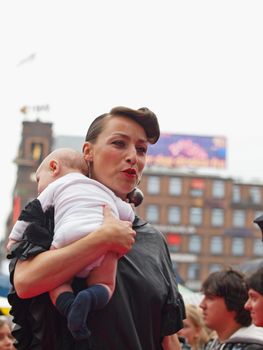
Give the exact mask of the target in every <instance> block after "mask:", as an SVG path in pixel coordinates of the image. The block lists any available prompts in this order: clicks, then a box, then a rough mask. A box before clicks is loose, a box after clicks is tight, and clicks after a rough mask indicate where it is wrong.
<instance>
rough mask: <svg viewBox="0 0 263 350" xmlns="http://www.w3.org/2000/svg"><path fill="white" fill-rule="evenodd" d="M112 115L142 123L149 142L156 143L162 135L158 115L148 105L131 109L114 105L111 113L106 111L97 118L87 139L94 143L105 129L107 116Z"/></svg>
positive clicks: (90, 128) (89, 130)
mask: <svg viewBox="0 0 263 350" xmlns="http://www.w3.org/2000/svg"><path fill="white" fill-rule="evenodd" d="M112 116H121V117H127V118H129V119H132V120H134V121H135V122H136V123H138V124H139V125H141V126H142V127H143V129H144V131H145V133H146V136H147V140H148V142H149V143H151V144H154V143H156V142H157V141H158V139H159V137H160V128H159V123H158V119H157V117H156V115H155V114H154V113H153V112H152V111H150V110H149V109H148V108H146V107H142V108H139V109H131V108H128V107H122V106H120V107H114V108H112V109H111V111H110V112H109V113H105V114H102V115H100V116H99V117H97V118H95V119H94V120H93V122H92V123H91V125H90V127H89V129H88V132H87V134H86V138H85V141H89V142H91V143H94V142H95V141H96V139H97V137H98V136H99V134H100V133H101V132H102V130H103V126H104V123H105V120H106V118H108V117H112Z"/></svg>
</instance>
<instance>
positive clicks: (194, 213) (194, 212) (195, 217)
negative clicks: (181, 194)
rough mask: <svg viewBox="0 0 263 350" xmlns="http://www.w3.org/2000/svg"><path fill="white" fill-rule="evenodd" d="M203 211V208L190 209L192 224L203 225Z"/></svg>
mask: <svg viewBox="0 0 263 350" xmlns="http://www.w3.org/2000/svg"><path fill="white" fill-rule="evenodd" d="M202 216H203V210H202V208H194V207H193V208H190V224H192V225H197V226H199V225H201V224H202V221H203V220H202Z"/></svg>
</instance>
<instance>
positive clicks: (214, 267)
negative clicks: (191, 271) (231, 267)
mask: <svg viewBox="0 0 263 350" xmlns="http://www.w3.org/2000/svg"><path fill="white" fill-rule="evenodd" d="M221 268H222V266H221V265H220V264H211V265H209V268H208V269H209V274H210V273H213V272H217V271H220V270H221Z"/></svg>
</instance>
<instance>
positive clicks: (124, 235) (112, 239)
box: [101, 206, 136, 255]
mask: <svg viewBox="0 0 263 350" xmlns="http://www.w3.org/2000/svg"><path fill="white" fill-rule="evenodd" d="M103 215H104V221H103V224H102V226H101V229H102V231H103V234H104V235H105V238H106V243H107V244H108V245H109V249H108V250H111V251H114V252H116V253H118V254H119V255H124V254H125V253H127V251H129V250H130V249H131V248H132V246H133V244H134V242H135V235H136V232H135V231H134V230H133V229H132V223H131V222H129V221H122V220H119V219H117V218H116V217H115V216H113V214H112V212H111V209H110V208H109V207H108V206H105V207H104V208H103Z"/></svg>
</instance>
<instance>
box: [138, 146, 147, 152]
mask: <svg viewBox="0 0 263 350" xmlns="http://www.w3.org/2000/svg"><path fill="white" fill-rule="evenodd" d="M137 152H139V153H142V154H145V153H146V152H147V149H146V148H145V147H137Z"/></svg>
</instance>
